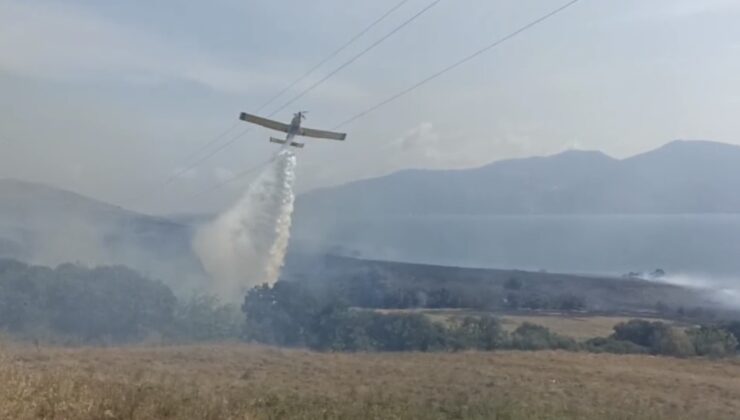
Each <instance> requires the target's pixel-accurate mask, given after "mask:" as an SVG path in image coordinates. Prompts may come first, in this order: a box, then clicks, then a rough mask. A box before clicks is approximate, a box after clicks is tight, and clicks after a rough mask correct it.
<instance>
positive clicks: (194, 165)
mask: <svg viewBox="0 0 740 420" xmlns="http://www.w3.org/2000/svg"><path fill="white" fill-rule="evenodd" d="M408 1H409V0H402V1H400V2H398V3H396V4H395V5H394V6H393V7H391V8H390V9H388V10H387V11H386V12H385V13H383V14H382V15H381V16H380V17H379V18H377V19H375V20H374V21H373V22H372V23H370V24H369V25H368V26H366V27H365V28H364V29H362V30H361V31H360V32H358V33H357V34H355V35H354V36H353V37H352V38H350V39H349V40H348V41H347V42H345V43H344V44H342V45H341V46H340V47H339V48H337V49H336V50H334V51H333V52H332V53H330V54H329V55H327V56H326V57H324V58H323V59H322V60H321V61H320V62H318V63H317V64H316V65H314V66H313V67H311V68H310V69H309V70H308V71H306V72H305V73H304V74H303V75H301V76H300V77H298V78H297V79H295V80H294V81H293V82H291V83H290V84H289V85H288V86H286V87H285V88H284V89H283V90H281V91H280V92H278V93H277V94H276V95H274V96H272V97H271V98H269V99H268V100H267V101H265V102H264V103H263V104H262V105H260V106H259V107H258V108H257V109H256V110H255V113H258V112H260V111H262V110H263V109H265V108H266V107H267V106H268V105H270V104H271V103H273V102H274V101H275V100H277V99H278V98H280V97H281V96H283V95H284V94H285V93H287V92H288V91H290V90H291V89H292V88H294V87H295V86H296V85H297V84H298V83H300V82H301V81H303V80H305V79H306V78H307V77H308V76H310V75H311V74H313V73H314V72H315V71H316V70H318V69H319V68H320V67H321V66H323V65H324V64H326V63H327V62H328V61H329V60H331V59H332V58H334V57H336V56H337V55H338V54H339V53H341V52H342V51H344V50H345V49H347V47H349V46H350V45H352V44H353V43H355V42H356V41H357V40H358V39H360V38H361V37H362V36H363V35H365V34H366V33H367V32H369V31H370V30H371V29H372V28H374V27H375V26H377V25H378V24H379V23H381V22H382V21H384V20H385V19H386V18H387V17H388V16H390V15H391V14H392V13H393V12H395V11H396V10H398V9H400V8H401V6H403V5H404V4H406V3H408ZM440 1H441V0H435V1H434V2H432V4H431V5H428V6H426V7H425V8H424V9H422V10H421V11H420V12H419V13H417V14H416V15H414V16H413V17H412V18H411V19H409V20H407V21H405V22H404V23H402V24H401V25H400V26H398V27H396V28H394V29H393V30H392V31H391V32H390V33H388V34H386V35H385V36H383V37H382V38H381V39H380V40H378V41H376V42H374V43H373V44H372V45H371V46H370V47H368V48H366V49H365V50H363V51H362V52H361V53H360V54H358V55H356V56H354V57H352V58H351V59H350V61H348V62H345V63H343V64H342V65H340V66H339V68H337V69H335V70H334V71H332V72H331V73H330V74H329V75H328V76H326V77H324V78H323V79H321V80H320V81H319V83H315V84H314V85H312V86H310V87H309V88H308V89H306V90H304V91H302V92H301V93H299V95H298V96H297V97H294V98H293V99H291V100H290V101H289V103H287V104H285V105H283V106H281V107H280V108H278V109H277V110H275V111H273V112H272V113H270V114H269V115H268V118H269V117H273V116H274V115H275V114H277V113H278V112H280V111H282V110H283V109H285V108H286V107H288V106H289V105H290V104H292V103H293V102H295V101H296V100H298V99H300V98H301V97H303V96H304V95H306V94H307V93H308V92H310V91H311V90H313V89H315V88H316V87H318V86H319V85H320V84H322V83H324V82H325V81H327V80H329V78H331V77H332V76H333V75H335V74H336V73H338V72H339V71H340V70H342V69H344V68H345V67H347V66H349V65H350V64H352V63H353V62H354V61H356V60H357V59H358V58H360V57H361V56H363V55H365V54H367V53H368V52H370V50H372V49H373V48H375V47H377V46H378V45H380V44H381V43H382V42H383V41H385V40H386V39H388V38H390V37H391V36H392V35H393V34H395V33H396V32H398V31H399V30H400V29H401V28H403V27H404V26H406V25H408V24H409V23H411V22H412V21H413V20H415V19H416V18H418V17H419V16H421V15H422V14H424V12H426V11H427V10H429V9H431V7H432V6H434V5H436V3H439V2H440ZM235 125H238V122H237V123H236V124H235ZM233 128H235V127H232V128H231V129H229V130H228V131H227V132H226V133H224V134H222V135H220V136H218V137H217V138H216V139H214V140H213V141H211V142H209V143H208V144H207V145H205V146H204V147H201V148H200V149H198V153H200V152H201V151H204V150H206V149H208V148H209V147H211V146H212V145H214V144H216V143H217V142H218V141H219V140H221V139H222V138H223V137H225V135H226V134H228V133H230V132H231V131H233ZM250 131H252V129H251V128H247V129H245V130H243V131H241V132H240V133H238V134H237V135H236V136H233V137H232V138H231V139H230V140H229V141H227V142H226V143H223V144H222V145H220V146H219V147H217V148H216V149H214V150H212V151H211V152H210V153H208V154H206V155H204V156H202V157H201V158H200V159H198V160H196V161H195V162H193V163H191V164H190V165H188V166H187V167H185V168H184V169H181V170H180V171H178V172H177V173H176V174H175V175H173V176H172V177H170V178H169V179H168V183H170V182H172V181H174V180H175V179H177V178H179V177H181V176H183V175H185V174H187V173H188V172H190V171H192V170H193V169H195V168H197V167H198V166H200V165H201V164H202V163H204V162H205V161H207V160H208V159H210V158H211V157H213V156H215V155H216V154H217V153H219V152H220V151H222V150H224V149H226V148H227V147H229V146H231V145H232V144H234V143H235V142H236V141H237V140H239V139H240V138H242V137H243V136H244V135H246V134H247V133H249V132H250Z"/></svg>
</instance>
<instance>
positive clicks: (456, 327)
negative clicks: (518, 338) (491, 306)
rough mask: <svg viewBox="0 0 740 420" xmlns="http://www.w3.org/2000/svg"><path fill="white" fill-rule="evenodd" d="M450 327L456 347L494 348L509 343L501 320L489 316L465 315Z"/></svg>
mask: <svg viewBox="0 0 740 420" xmlns="http://www.w3.org/2000/svg"><path fill="white" fill-rule="evenodd" d="M450 329H451V334H452V336H453V337H454V347H455V348H457V349H478V350H495V349H500V348H505V347H506V346H507V345H508V343H509V340H508V334H507V333H506V331H505V330H504V328H503V326H502V325H501V321H499V320H498V319H496V318H494V317H491V316H482V317H479V318H476V317H465V318H463V319H462V320H460V321H457V322H456V323H454V324H453V325H452V326H451V327H450Z"/></svg>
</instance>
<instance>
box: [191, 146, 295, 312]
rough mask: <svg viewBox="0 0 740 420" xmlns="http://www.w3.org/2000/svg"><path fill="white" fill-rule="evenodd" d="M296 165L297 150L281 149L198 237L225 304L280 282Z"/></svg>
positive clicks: (202, 256)
mask: <svg viewBox="0 0 740 420" xmlns="http://www.w3.org/2000/svg"><path fill="white" fill-rule="evenodd" d="M295 166H296V157H295V154H294V153H293V151H291V150H289V149H288V148H287V147H286V148H283V149H281V150H280V152H278V154H277V155H276V157H275V159H274V160H273V161H272V162H271V163H270V165H269V166H268V167H267V168H266V169H265V170H264V171H263V172H262V173H261V174H260V175H259V176H258V177H257V179H256V180H255V181H254V182H253V183H252V184H251V185H250V186H249V188H248V189H247V191H246V193H245V194H244V196H243V197H242V198H241V200H239V202H238V203H237V204H236V205H235V206H234V207H232V208H231V209H229V210H228V211H226V212H225V213H223V214H221V215H220V216H219V217H218V218H217V219H216V220H215V221H214V222H212V223H211V224H209V225H206V226H205V227H203V228H202V229H201V230H200V231H199V232H198V233H197V235H196V237H195V240H194V248H195V252H196V253H197V254H198V257H199V258H200V260H201V262H202V263H203V266H204V268H205V269H206V271H207V272H208V274H209V275H210V276H211V278H212V287H211V289H212V290H211V291H212V292H213V293H215V294H216V295H218V296H220V297H221V298H222V299H223V300H224V301H231V302H234V301H238V300H241V299H242V297H243V296H244V293H245V292H246V291H247V290H248V289H249V288H250V287H252V286H255V285H260V284H263V283H268V284H272V283H274V282H275V281H277V279H278V277H279V275H280V269H281V268H282V266H283V260H284V258H285V253H286V250H287V247H288V241H289V239H290V225H291V218H292V214H293V202H294V200H295V196H294V194H293V182H294V180H295Z"/></svg>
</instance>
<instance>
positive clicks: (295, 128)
mask: <svg viewBox="0 0 740 420" xmlns="http://www.w3.org/2000/svg"><path fill="white" fill-rule="evenodd" d="M301 122H303V113H301V112H299V113H297V114H294V115H293V119H292V120H291V121H290V129H288V135H287V136H286V138H285V140H286V141H288V142H290V141H292V140H293V137H295V136H297V135H298V134H299V133H300V132H301Z"/></svg>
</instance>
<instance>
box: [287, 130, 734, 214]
mask: <svg viewBox="0 0 740 420" xmlns="http://www.w3.org/2000/svg"><path fill="white" fill-rule="evenodd" d="M296 211H297V219H298V220H302V219H303V220H304V221H308V223H310V221H311V220H314V219H316V220H318V219H326V218H332V217H338V218H342V217H353V218H364V217H379V216H396V215H397V216H410V215H420V216H423V215H494V214H513V215H518V214H681V213H740V146H735V145H730V144H724V143H717V142H710V141H681V140H679V141H674V142H671V143H668V144H667V145H665V146H663V147H660V148H658V149H655V150H652V151H650V152H647V153H643V154H640V155H637V156H633V157H630V158H627V159H621V160H619V159H614V158H611V157H609V156H607V155H605V154H603V153H600V152H592V151H568V152H564V153H560V154H557V155H553V156H547V157H533V158H525V159H512V160H504V161H499V162H494V163H491V164H489V165H486V166H483V167H479V168H474V169H463V170H404V171H400V172H396V173H394V174H391V175H388V176H384V177H380V178H374V179H368V180H363V181H357V182H353V183H349V184H346V185H342V186H339V187H334V188H327V189H321V190H316V191H313V192H309V193H307V194H304V195H302V196H300V197H299V198H298V200H297V210H296Z"/></svg>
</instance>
